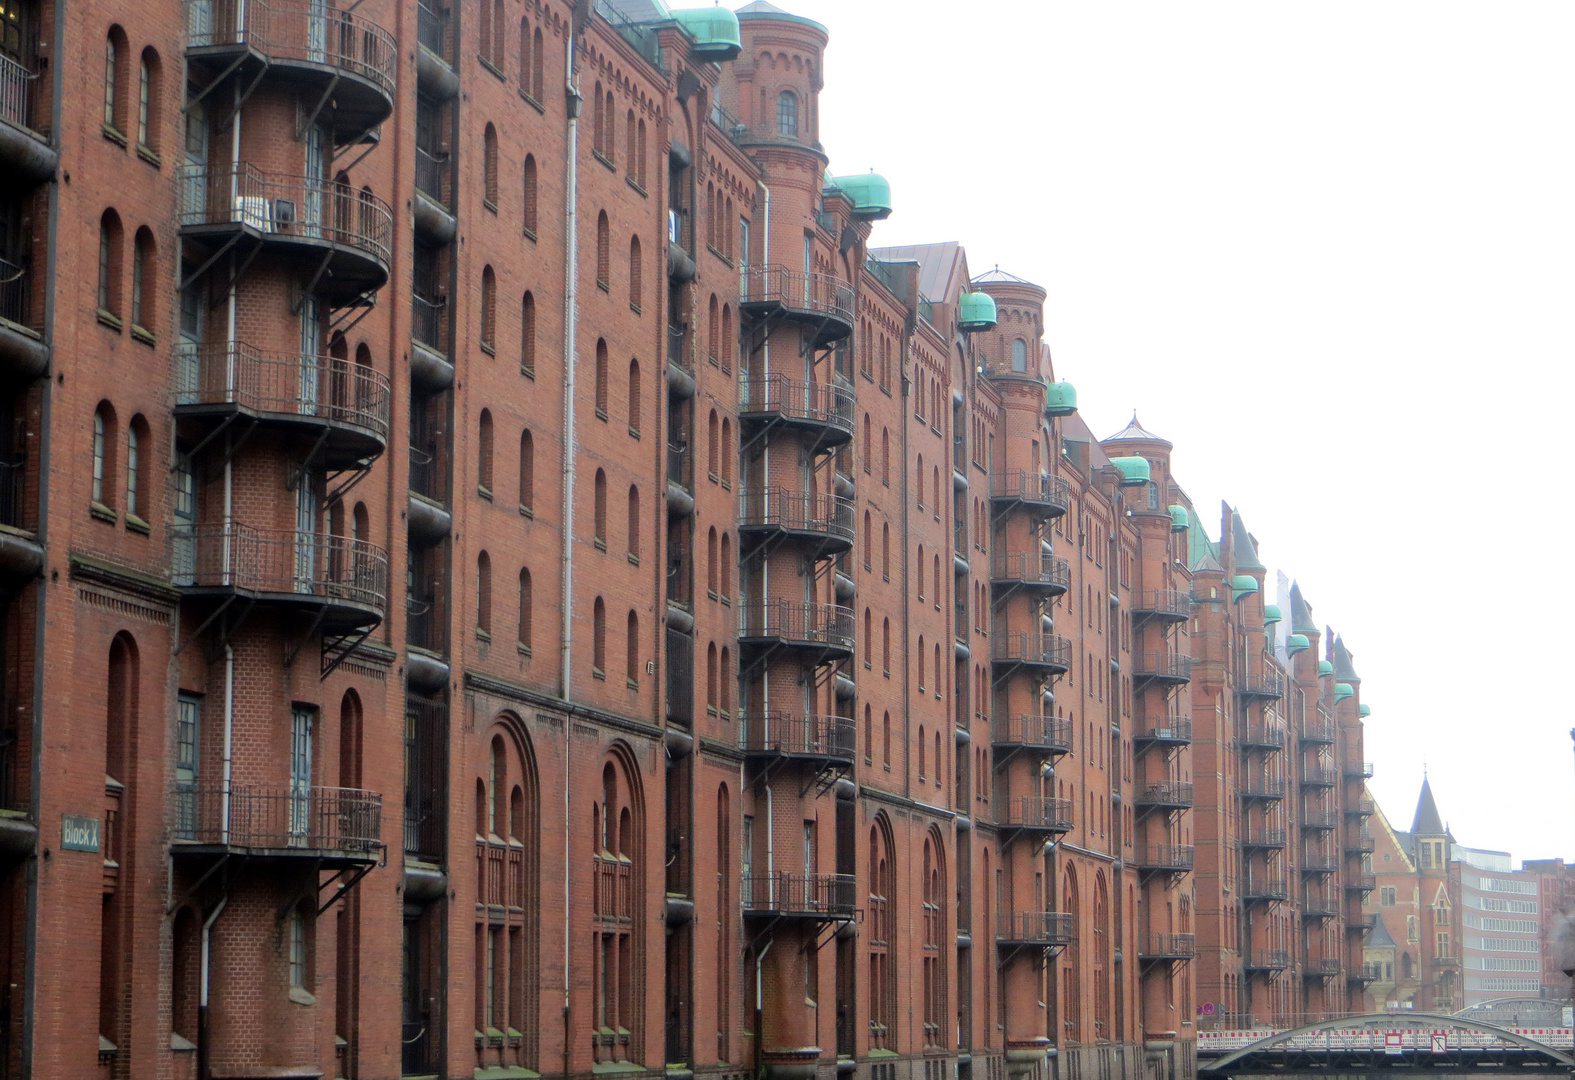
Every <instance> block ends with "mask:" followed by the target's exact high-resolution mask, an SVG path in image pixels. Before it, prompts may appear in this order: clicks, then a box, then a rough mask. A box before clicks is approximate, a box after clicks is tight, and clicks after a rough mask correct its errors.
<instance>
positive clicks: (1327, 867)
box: [1301, 853, 1340, 876]
mask: <svg viewBox="0 0 1575 1080" xmlns="http://www.w3.org/2000/svg"><path fill="white" fill-rule="evenodd" d="M1338 869H1340V860H1339V859H1337V858H1335V857H1334V856H1333V855H1329V854H1324V853H1319V854H1316V855H1304V856H1302V865H1301V870H1302V874H1303V875H1304V876H1305V875H1311V874H1332V873H1334V872H1335V871H1336V870H1338Z"/></svg>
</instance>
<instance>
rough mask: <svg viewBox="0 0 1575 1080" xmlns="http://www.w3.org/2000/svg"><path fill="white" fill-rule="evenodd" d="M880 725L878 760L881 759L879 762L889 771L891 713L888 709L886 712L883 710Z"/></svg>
mask: <svg viewBox="0 0 1575 1080" xmlns="http://www.w3.org/2000/svg"><path fill="white" fill-rule="evenodd" d="M880 725H881V729H880V739H881V747H880V760H881V764H882V765H884V766H885V767H886V771H887V772H890V771H891V713H890V712H889V711H888V712H884V713H882V714H881V718H880Z"/></svg>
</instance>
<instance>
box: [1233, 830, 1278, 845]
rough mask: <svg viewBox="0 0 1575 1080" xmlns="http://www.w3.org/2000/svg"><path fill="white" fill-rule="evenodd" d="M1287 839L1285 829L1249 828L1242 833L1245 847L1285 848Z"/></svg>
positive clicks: (1242, 843)
mask: <svg viewBox="0 0 1575 1080" xmlns="http://www.w3.org/2000/svg"><path fill="white" fill-rule="evenodd" d="M1285 841H1286V837H1285V830H1284V829H1262V828H1260V829H1248V830H1247V831H1246V832H1244V833H1242V834H1241V846H1242V847H1244V848H1283V847H1284V846H1285Z"/></svg>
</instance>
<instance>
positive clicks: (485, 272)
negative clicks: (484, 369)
mask: <svg viewBox="0 0 1575 1080" xmlns="http://www.w3.org/2000/svg"><path fill="white" fill-rule="evenodd" d="M497 340H498V279H497V275H495V274H494V273H493V272H492V267H490V266H484V267H482V269H481V349H482V351H483V352H486V353H491V354H495V353H496V352H497Z"/></svg>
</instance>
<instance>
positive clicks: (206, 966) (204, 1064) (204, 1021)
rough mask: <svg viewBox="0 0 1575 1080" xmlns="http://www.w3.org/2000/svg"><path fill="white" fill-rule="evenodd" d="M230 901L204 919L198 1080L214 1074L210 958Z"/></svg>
mask: <svg viewBox="0 0 1575 1080" xmlns="http://www.w3.org/2000/svg"><path fill="white" fill-rule="evenodd" d="M229 902H230V898H229V896H228V895H225V896H223V897H221V898H220V899H219V903H218V906H216V907H215V908H214V909H213V911H212V913H211V914H209V916H208V917H207V918H206V919H204V920H202V987H201V991H200V997H199V1000H198V1002H197V1080H210V1077H212V1075H213V1069H212V1066H211V1064H210V1062H209V1060H208V1058H209V1054H210V1052H211V1051H212V1049H213V1037H212V1032H211V1031H210V1030H209V1027H208V975H209V972H210V970H211V967H212V965H211V963H210V960H211V958H212V950H211V948H210V942H211V938H212V931H213V924H214V923H216V922H218V921H219V916H220V915H222V914H223V913H224V907H225V905H226V904H228V903H229Z"/></svg>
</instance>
